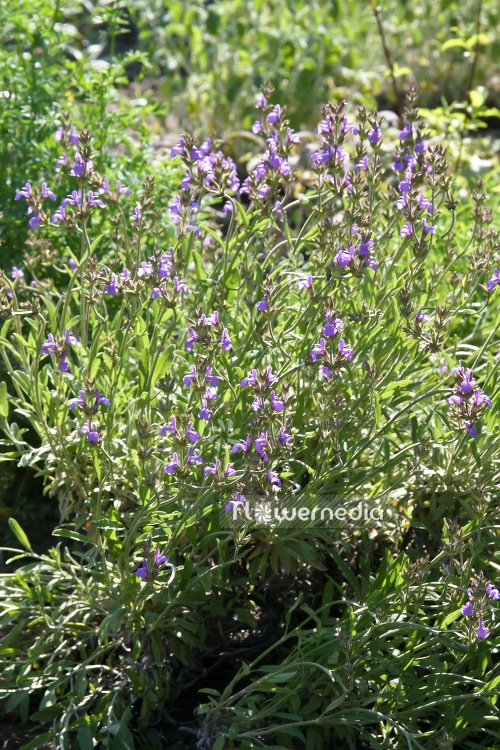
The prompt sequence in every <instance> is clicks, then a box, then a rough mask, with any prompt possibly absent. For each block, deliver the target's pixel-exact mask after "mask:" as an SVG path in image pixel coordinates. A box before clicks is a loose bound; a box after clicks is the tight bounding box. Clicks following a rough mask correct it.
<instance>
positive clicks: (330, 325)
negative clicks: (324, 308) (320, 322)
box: [322, 313, 344, 338]
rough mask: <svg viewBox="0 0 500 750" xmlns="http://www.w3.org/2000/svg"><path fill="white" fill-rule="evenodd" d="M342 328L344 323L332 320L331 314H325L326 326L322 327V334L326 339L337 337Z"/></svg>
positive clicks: (336, 319)
mask: <svg viewBox="0 0 500 750" xmlns="http://www.w3.org/2000/svg"><path fill="white" fill-rule="evenodd" d="M343 327H344V323H343V322H342V321H341V320H340V318H334V319H333V320H332V315H331V313H327V314H326V325H324V326H323V329H322V333H323V335H324V336H326V337H327V338H333V337H334V336H336V335H337V333H339V332H340V331H341V330H342V329H343Z"/></svg>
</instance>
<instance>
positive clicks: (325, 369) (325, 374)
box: [321, 365, 332, 378]
mask: <svg viewBox="0 0 500 750" xmlns="http://www.w3.org/2000/svg"><path fill="white" fill-rule="evenodd" d="M321 372H322V373H323V377H325V378H329V377H331V375H332V371H331V370H329V369H328V367H327V366H326V365H322V367H321Z"/></svg>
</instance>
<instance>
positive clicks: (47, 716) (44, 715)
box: [30, 703, 64, 721]
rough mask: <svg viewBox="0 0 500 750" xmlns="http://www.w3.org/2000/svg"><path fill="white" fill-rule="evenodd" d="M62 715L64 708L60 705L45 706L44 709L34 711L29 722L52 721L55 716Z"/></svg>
mask: <svg viewBox="0 0 500 750" xmlns="http://www.w3.org/2000/svg"><path fill="white" fill-rule="evenodd" d="M63 713H64V708H63V707H62V706H61V704H60V703H53V704H52V706H46V707H45V708H42V709H40V711H36V712H35V713H34V714H31V716H30V721H52V719H55V718H56V717H57V716H60V715H61V714H63Z"/></svg>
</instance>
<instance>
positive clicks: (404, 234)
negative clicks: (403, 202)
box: [399, 221, 412, 237]
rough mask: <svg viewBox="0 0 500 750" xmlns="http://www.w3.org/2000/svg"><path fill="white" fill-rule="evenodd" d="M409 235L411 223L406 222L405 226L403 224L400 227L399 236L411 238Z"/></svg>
mask: <svg viewBox="0 0 500 750" xmlns="http://www.w3.org/2000/svg"><path fill="white" fill-rule="evenodd" d="M411 233H412V226H411V222H410V221H407V222H406V224H403V226H402V227H401V231H400V233H399V234H400V235H401V237H411Z"/></svg>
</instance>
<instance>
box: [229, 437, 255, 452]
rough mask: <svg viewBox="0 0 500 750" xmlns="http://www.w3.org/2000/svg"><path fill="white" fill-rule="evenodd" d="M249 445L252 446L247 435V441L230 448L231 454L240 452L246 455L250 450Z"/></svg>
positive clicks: (250, 439) (250, 438)
mask: <svg viewBox="0 0 500 750" xmlns="http://www.w3.org/2000/svg"><path fill="white" fill-rule="evenodd" d="M251 444H252V436H251V435H247V439H246V441H245V442H244V443H236V444H235V445H233V447H232V448H231V453H238V451H239V450H242V451H243V453H248V451H249V450H250V446H251Z"/></svg>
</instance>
